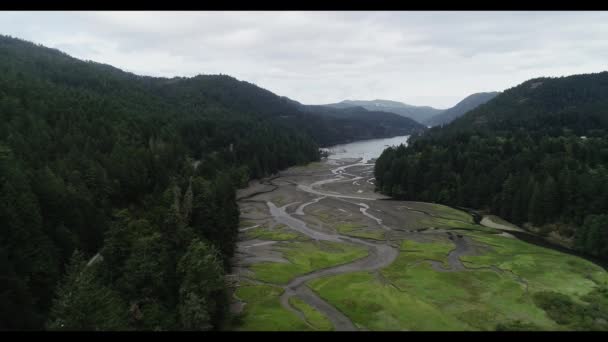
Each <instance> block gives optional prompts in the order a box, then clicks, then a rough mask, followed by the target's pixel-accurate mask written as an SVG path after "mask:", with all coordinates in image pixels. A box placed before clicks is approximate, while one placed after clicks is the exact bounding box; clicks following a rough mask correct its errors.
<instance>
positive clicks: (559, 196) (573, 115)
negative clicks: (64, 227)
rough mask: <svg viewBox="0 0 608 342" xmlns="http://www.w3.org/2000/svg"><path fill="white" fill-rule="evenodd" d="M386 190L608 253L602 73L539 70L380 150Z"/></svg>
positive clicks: (606, 100)
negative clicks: (544, 73) (553, 74)
mask: <svg viewBox="0 0 608 342" xmlns="http://www.w3.org/2000/svg"><path fill="white" fill-rule="evenodd" d="M375 177H376V180H377V183H376V184H377V187H378V189H379V190H381V191H382V192H384V193H386V194H389V195H391V196H394V197H397V198H402V199H407V200H416V201H426V202H439V203H444V204H448V205H453V206H462V207H469V208H478V209H483V210H487V211H489V212H491V213H494V214H497V215H499V216H501V217H503V218H506V219H507V220H509V221H511V222H514V223H516V224H518V225H522V226H524V227H527V229H529V230H531V231H533V232H537V233H539V234H542V235H544V236H550V237H551V238H552V239H556V241H558V242H560V243H562V244H565V245H567V246H570V247H572V248H576V249H578V250H580V251H582V252H584V253H587V254H590V255H593V256H596V257H599V258H602V259H604V260H608V235H607V234H605V233H606V230H605V229H604V228H601V227H605V226H606V225H608V215H606V213H607V212H608V72H601V73H595V74H585V75H574V76H568V77H559V78H547V77H543V78H535V79H531V80H529V81H526V82H524V83H522V84H520V85H518V86H516V87H513V88H511V89H508V90H506V91H504V92H502V93H500V94H498V95H497V96H496V97H494V98H493V99H492V100H490V101H488V102H487V103H485V104H484V105H481V106H479V107H477V108H475V109H473V110H471V111H469V112H467V113H466V114H464V115H463V116H461V117H460V118H457V119H455V120H454V121H452V122H451V123H449V124H447V125H445V126H443V127H433V128H432V129H429V130H427V131H425V132H424V133H422V134H420V135H418V136H415V137H412V139H410V144H409V145H408V146H407V147H404V146H401V147H399V148H388V149H386V150H385V151H384V152H383V153H382V155H381V156H380V158H379V159H378V160H377V162H376V165H375Z"/></svg>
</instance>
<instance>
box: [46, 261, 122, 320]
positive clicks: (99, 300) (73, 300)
mask: <svg viewBox="0 0 608 342" xmlns="http://www.w3.org/2000/svg"><path fill="white" fill-rule="evenodd" d="M98 267H99V264H95V263H93V264H91V265H87V262H86V261H85V259H84V256H83V254H82V253H80V252H78V251H76V252H74V255H73V256H72V258H71V260H70V263H69V265H68V268H67V271H66V275H65V278H64V280H63V282H62V283H61V284H60V285H59V287H58V289H57V298H56V300H55V302H54V304H53V308H52V310H51V313H50V316H49V323H48V326H47V327H48V329H50V330H89V331H91V330H93V331H104V330H125V329H127V328H128V319H127V318H128V316H127V305H126V304H125V303H124V301H123V300H122V299H121V298H120V295H119V294H118V293H117V292H116V291H113V290H111V289H110V288H108V287H107V286H104V285H103V284H102V283H101V282H100V278H99V277H97V274H96V270H97V268H98Z"/></svg>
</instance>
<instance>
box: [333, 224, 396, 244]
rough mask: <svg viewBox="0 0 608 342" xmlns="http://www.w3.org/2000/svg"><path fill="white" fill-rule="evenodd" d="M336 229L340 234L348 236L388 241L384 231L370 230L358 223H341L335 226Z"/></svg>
mask: <svg viewBox="0 0 608 342" xmlns="http://www.w3.org/2000/svg"><path fill="white" fill-rule="evenodd" d="M335 228H336V230H337V231H338V232H339V233H340V234H344V235H348V236H353V237H361V238H366V239H373V240H385V239H386V237H385V235H384V232H383V231H380V230H378V229H369V228H368V227H367V226H365V225H360V224H356V223H339V224H338V225H336V226H335Z"/></svg>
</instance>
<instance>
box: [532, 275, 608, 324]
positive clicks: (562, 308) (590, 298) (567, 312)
mask: <svg viewBox="0 0 608 342" xmlns="http://www.w3.org/2000/svg"><path fill="white" fill-rule="evenodd" d="M533 300H534V303H535V304H536V305H537V306H538V307H540V308H542V309H543V310H545V312H547V315H548V316H549V317H550V318H551V319H552V320H554V321H555V322H556V323H558V324H560V325H564V326H566V327H569V328H571V329H575V330H603V331H608V288H606V287H605V286H604V287H598V288H596V289H595V290H593V291H592V292H590V293H589V294H587V295H586V296H584V297H583V298H582V300H583V303H581V302H575V301H573V300H572V299H571V298H570V297H568V296H566V295H564V294H561V293H557V292H551V291H542V292H537V293H535V294H534V295H533Z"/></svg>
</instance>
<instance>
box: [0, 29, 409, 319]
mask: <svg viewBox="0 0 608 342" xmlns="http://www.w3.org/2000/svg"><path fill="white" fill-rule="evenodd" d="M0 71H1V73H2V77H0V123H1V124H0V227H2V230H1V231H0V256H2V259H1V260H0V272H1V273H0V277H1V279H2V284H1V287H0V298H2V306H0V317H1V318H2V321H1V322H0V324H1V326H0V328H4V329H41V328H43V327H44V325H45V322H46V324H47V325H48V326H49V327H52V328H54V329H60V328H69V329H145V330H158V329H160V330H168V329H201V328H205V329H216V328H218V327H219V326H220V325H221V320H222V318H223V317H224V315H225V312H224V311H225V309H226V307H227V305H226V299H225V298H224V294H223V292H222V291H220V290H221V289H220V288H219V287H218V286H219V285H218V283H217V282H214V283H212V284H211V283H210V285H209V286H210V287H209V288H195V286H194V285H193V284H192V283H191V281H190V280H188V281H187V282H185V281H186V279H200V280H202V279H215V280H217V279H218V278H217V277H219V276H217V274H221V272H224V271H228V270H229V269H230V262H229V260H230V257H231V256H232V255H233V253H234V247H235V243H236V236H237V232H238V216H239V210H238V207H237V204H236V201H235V193H236V188H237V187H241V186H244V185H246V184H247V182H248V181H249V180H250V179H252V178H260V177H264V176H268V175H270V174H273V173H275V172H277V171H278V170H280V169H283V168H286V167H288V166H292V165H295V164H301V163H306V162H310V161H314V160H317V159H318V158H319V149H318V146H319V145H328V144H333V143H339V142H346V141H350V140H353V139H357V138H361V137H386V136H391V135H397V134H407V133H408V132H410V131H411V130H412V129H415V128H420V127H418V126H415V125H410V122H409V121H408V120H406V119H403V118H400V119H399V118H397V119H395V118H394V117H393V116H391V115H392V114H391V115H388V116H386V115H385V117H383V119H382V120H379V122H375V120H373V118H371V117H370V115H368V114H369V113H368V114H365V113H359V112H357V113H351V112H348V111H340V110H335V111H323V112H316V111H315V110H314V108H311V107H307V106H302V105H300V104H298V103H295V102H294V101H290V100H288V99H286V98H282V97H279V96H277V95H275V94H273V93H271V92H269V91H267V90H264V89H261V88H259V87H257V86H255V85H253V84H250V83H247V82H241V81H238V80H236V79H234V78H232V77H229V76H224V75H201V76H197V77H194V78H172V79H165V78H153V77H141V76H137V75H134V74H130V73H126V72H123V71H121V70H118V69H116V68H113V67H111V66H108V65H103V64H99V63H94V62H90V61H87V62H85V61H80V60H77V59H74V58H72V57H69V56H68V55H66V54H64V53H61V52H59V51H57V50H53V49H47V48H44V47H41V46H36V45H34V44H31V43H28V42H24V41H21V40H18V39H13V38H10V37H4V36H0ZM366 115H367V116H366ZM393 126H394V127H393ZM197 239H198V240H197ZM192 241H205V243H204V246H205V247H204V248H203V247H200V246H199V245H196V246H198V247H196V246H195V247H192ZM201 243H202V242H201ZM193 248H194V250H192V249H193ZM75 250H79V251H82V256H81V257H80V258H84V259H85V260H86V259H89V258H91V257H93V256H94V255H96V254H98V253H99V254H100V255H101V256H102V258H101V261H99V262H98V264H96V265H95V268H94V269H95V271H94V272H93V271H90V270H89V268H86V267H85V268H84V269H83V267H82V265H81V264H82V260H75V259H73V260H72V261H71V262H70V258H71V256H72V254H73V252H74V251H75ZM207 252H208V253H210V255H211V254H212V255H214V256H213V258H212V259H213V261H210V260H211V259H209V258H207V254H206V253H207ZM78 255H80V254H78ZM185 255H188V257H187V258H186V259H184V256H185ZM199 257H200V258H203V259H204V260H205V261H201V262H212V264H209V265H206V266H205V267H210V268H209V270H211V269H213V272H215V273H213V274H205V275H204V277H203V275H200V274H197V273H196V272H195V271H193V270H188V269H189V268H191V267H192V266H191V265H196V264H197V262H198V261H197V260H195V258H199ZM180 260H181V261H180ZM182 261H183V263H185V264H184V265H185V266H182V268H183V269H186V271H184V272H185V273H183V272H182V271H179V272H182V273H180V274H178V273H179V272H178V269H179V265H181V264H183V263H182ZM68 263H69V264H70V269H69V270H68V272H67V273H66V272H65V269H64V268H65V265H66V264H68ZM188 265H190V266H188ZM217 265H221V268H222V270H221V272H220V271H218V270H216V268H217ZM218 272H219V273H218ZM216 273H217V274H216ZM216 276H217V277H216ZM62 277H63V282H62V285H61V286H60V287H58V288H56V285H57V284H58V283H59V281H60V280H61V279H62ZM205 277H208V278H205ZM79 279H82V280H83V281H82V282H80V280H79ZM89 291H90V292H91V293H97V294H98V295H99V296H100V298H107V301H108V303H105V304H104V303H100V302H99V301H98V299H97V298H94V297H91V296H89V295H88V292H89ZM70 293H75V294H77V296H76V297H73V296H71V295H69V294H70ZM53 298H55V301H54V304H53V305H52V303H53ZM102 304H103V305H105V306H102V309H100V310H102V311H100V312H99V313H95V312H91V311H90V310H93V305H102ZM106 304H107V305H106ZM81 307H84V308H81ZM124 307H126V310H125V309H124ZM80 309H82V311H81V312H82V313H87V315H86V317H85V316H82V315H80V314H79V312H80V311H78V310H80ZM87 310H89V311H87ZM49 312H52V315H51V316H49ZM125 312H126V315H127V317H123V316H122V315H123V314H125ZM102 314H103V315H106V314H107V315H109V316H107V317H106V316H103V317H102ZM79 315H80V316H79ZM117 317H121V318H120V319H118V318H117Z"/></svg>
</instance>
